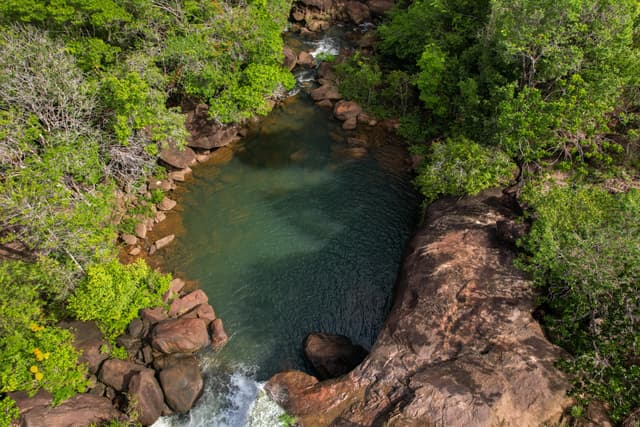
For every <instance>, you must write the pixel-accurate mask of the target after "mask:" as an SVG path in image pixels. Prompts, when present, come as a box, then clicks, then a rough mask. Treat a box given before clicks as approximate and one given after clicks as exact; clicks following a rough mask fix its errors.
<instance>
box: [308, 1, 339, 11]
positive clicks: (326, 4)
mask: <svg viewBox="0 0 640 427" xmlns="http://www.w3.org/2000/svg"><path fill="white" fill-rule="evenodd" d="M300 2H301V3H302V4H304V5H306V6H311V7H315V8H317V9H320V10H330V9H331V8H333V0H300Z"/></svg>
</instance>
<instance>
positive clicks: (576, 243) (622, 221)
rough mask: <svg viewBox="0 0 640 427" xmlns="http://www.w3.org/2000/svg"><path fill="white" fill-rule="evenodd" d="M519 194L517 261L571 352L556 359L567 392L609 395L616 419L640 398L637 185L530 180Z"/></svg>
mask: <svg viewBox="0 0 640 427" xmlns="http://www.w3.org/2000/svg"><path fill="white" fill-rule="evenodd" d="M549 186H551V187H550V188H548V189H545V187H549ZM523 200H524V201H525V202H526V203H528V204H529V205H530V206H531V208H532V209H533V218H534V219H535V221H534V223H533V226H532V229H531V232H530V234H529V235H528V236H527V237H526V239H524V241H523V242H522V245H523V247H524V248H525V249H527V251H528V253H529V255H527V256H526V257H523V258H522V260H521V265H522V266H523V268H524V269H525V270H526V271H528V272H529V273H531V274H532V276H533V279H534V281H535V283H536V285H537V286H539V287H540V288H541V290H542V291H543V303H544V306H543V307H544V308H545V311H546V312H547V315H546V316H545V319H544V323H545V325H546V327H547V329H548V331H549V332H550V333H551V336H552V338H553V339H554V340H555V342H557V343H558V344H560V345H562V346H563V347H564V348H566V349H568V350H569V351H570V352H571V353H572V355H573V358H572V359H568V360H565V361H564V362H563V363H562V364H561V366H562V367H563V368H564V369H565V370H566V371H567V372H568V373H569V374H570V376H571V378H572V380H573V390H572V392H571V393H572V394H573V395H574V396H575V397H577V398H578V399H579V401H580V402H582V403H584V402H585V401H586V400H589V399H592V398H596V399H601V400H604V401H606V402H608V403H609V405H610V406H611V410H612V412H611V415H612V417H613V418H614V420H616V421H619V420H621V419H622V418H623V417H624V415H625V414H627V413H628V412H629V411H631V410H632V409H634V408H637V407H638V406H639V405H640V292H639V290H640V288H639V286H640V193H638V191H636V190H632V191H629V192H628V193H623V194H610V193H608V192H607V191H605V190H603V189H599V188H597V187H592V186H577V187H574V186H565V187H558V186H553V185H551V184H543V185H533V184H531V185H529V186H528V187H527V188H526V189H525V192H524V194H523Z"/></svg>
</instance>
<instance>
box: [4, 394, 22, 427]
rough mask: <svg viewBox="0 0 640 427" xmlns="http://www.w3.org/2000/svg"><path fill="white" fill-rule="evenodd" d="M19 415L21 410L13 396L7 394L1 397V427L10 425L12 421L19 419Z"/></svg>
mask: <svg viewBox="0 0 640 427" xmlns="http://www.w3.org/2000/svg"><path fill="white" fill-rule="evenodd" d="M19 416H20V410H19V409H18V407H17V406H16V402H15V401H14V400H13V399H12V398H10V397H8V396H7V397H5V398H2V399H0V427H10V426H11V425H12V421H15V420H17V419H18V417H19Z"/></svg>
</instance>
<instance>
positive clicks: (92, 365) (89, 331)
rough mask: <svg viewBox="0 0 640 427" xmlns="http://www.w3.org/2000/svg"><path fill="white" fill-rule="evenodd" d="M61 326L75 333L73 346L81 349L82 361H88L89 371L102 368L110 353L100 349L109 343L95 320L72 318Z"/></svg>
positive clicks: (95, 371)
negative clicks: (87, 320) (84, 320)
mask: <svg viewBox="0 0 640 427" xmlns="http://www.w3.org/2000/svg"><path fill="white" fill-rule="evenodd" d="M60 326H61V327H63V328H65V329H69V330H70V331H71V333H72V334H73V346H74V347H75V348H76V349H77V350H79V351H80V352H81V353H82V355H81V356H80V359H79V361H80V363H86V365H87V368H89V372H91V373H92V374H95V373H97V372H98V370H99V369H100V365H102V362H104V361H105V360H106V359H107V357H108V355H107V354H105V353H104V352H102V351H100V349H101V347H102V346H103V345H107V340H106V339H105V338H104V335H103V334H102V332H101V331H100V329H99V328H98V325H96V323H95V322H91V321H90V322H83V321H80V320H72V321H66V322H61V323H60Z"/></svg>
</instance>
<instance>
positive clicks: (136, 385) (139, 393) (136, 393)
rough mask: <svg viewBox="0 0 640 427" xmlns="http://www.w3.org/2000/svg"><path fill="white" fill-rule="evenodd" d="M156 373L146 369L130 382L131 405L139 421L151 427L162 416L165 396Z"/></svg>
mask: <svg viewBox="0 0 640 427" xmlns="http://www.w3.org/2000/svg"><path fill="white" fill-rule="evenodd" d="M154 374H155V373H154V371H153V370H150V369H146V370H144V371H141V372H139V373H137V374H136V375H134V376H133V377H132V378H131V381H130V382H129V405H130V407H131V409H134V410H135V412H136V413H137V414H138V421H139V422H140V423H141V424H142V425H145V426H148V425H151V424H153V423H154V422H156V420H157V419H158V418H160V415H161V414H162V408H164V395H163V394H162V389H161V388H160V385H159V384H158V381H156V377H155V376H154Z"/></svg>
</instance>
